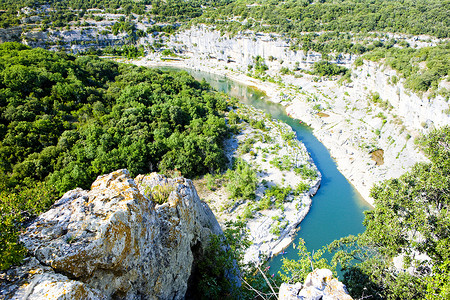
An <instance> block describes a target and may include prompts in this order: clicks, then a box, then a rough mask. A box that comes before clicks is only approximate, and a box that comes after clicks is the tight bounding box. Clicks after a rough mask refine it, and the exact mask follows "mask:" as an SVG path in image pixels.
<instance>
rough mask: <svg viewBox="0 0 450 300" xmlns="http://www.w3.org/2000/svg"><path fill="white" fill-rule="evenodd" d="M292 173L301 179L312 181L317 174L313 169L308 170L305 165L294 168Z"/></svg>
mask: <svg viewBox="0 0 450 300" xmlns="http://www.w3.org/2000/svg"><path fill="white" fill-rule="evenodd" d="M294 172H295V173H296V174H299V175H301V176H302V178H303V179H311V180H314V179H316V178H317V172H316V171H315V170H314V169H310V168H308V167H307V166H306V165H302V166H300V167H298V168H294Z"/></svg>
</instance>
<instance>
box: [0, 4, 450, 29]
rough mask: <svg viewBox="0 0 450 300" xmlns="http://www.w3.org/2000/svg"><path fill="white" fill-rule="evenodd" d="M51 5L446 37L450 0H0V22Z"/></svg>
mask: <svg viewBox="0 0 450 300" xmlns="http://www.w3.org/2000/svg"><path fill="white" fill-rule="evenodd" d="M44 4H46V5H50V6H51V8H52V10H50V11H47V12H46V13H42V14H41V16H42V17H43V22H44V23H50V22H51V23H54V24H53V25H54V26H56V27H63V26H65V25H66V24H67V22H69V21H77V20H79V18H82V17H83V16H84V14H85V13H86V11H87V10H88V9H99V10H104V12H106V13H122V14H126V15H129V14H132V13H133V14H136V15H141V16H144V15H145V16H149V17H151V18H153V19H154V20H156V21H157V22H170V23H173V22H185V21H188V20H193V21H194V22H201V23H208V24H215V25H218V26H225V28H226V31H228V32H236V31H237V30H243V29H252V30H255V31H263V32H279V33H285V34H288V35H289V36H290V37H294V38H298V37H300V35H302V33H304V32H321V31H336V32H353V33H359V32H363V33H365V32H371V31H383V32H400V33H407V34H414V35H418V34H428V35H431V36H436V37H439V38H445V37H449V26H450V23H449V16H448V11H449V10H450V1H448V0H424V1H413V0H405V1H390V0H376V1H367V0H364V1H361V0H340V1H335V0H319V1H311V0H289V1H282V2H280V1H276V0H244V1H237V0H187V1H175V0H167V1H161V0H143V1H132V0H90V1H80V0H53V1H42V0H38V1H25V2H17V1H14V0H2V1H0V9H1V10H2V14H1V15H0V26H1V27H3V28H6V27H9V26H13V25H18V24H20V18H21V17H23V15H22V16H21V15H18V14H17V12H18V11H19V9H20V8H21V7H25V6H28V7H40V6H42V5H44Z"/></svg>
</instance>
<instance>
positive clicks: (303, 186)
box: [294, 182, 309, 195]
mask: <svg viewBox="0 0 450 300" xmlns="http://www.w3.org/2000/svg"><path fill="white" fill-rule="evenodd" d="M307 191H309V184H307V183H305V182H299V183H298V184H297V186H296V187H295V190H294V192H295V194H296V195H300V194H303V193H305V192H307Z"/></svg>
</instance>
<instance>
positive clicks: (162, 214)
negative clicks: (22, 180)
mask: <svg viewBox="0 0 450 300" xmlns="http://www.w3.org/2000/svg"><path fill="white" fill-rule="evenodd" d="M155 201H159V202H161V203H162V202H164V203H162V204H156V203H155ZM211 233H214V234H221V233H222V231H221V229H220V226H219V224H218V222H217V220H216V219H215V217H214V215H213V213H212V212H211V210H210V209H209V207H208V206H207V205H206V204H205V203H203V202H202V201H200V199H199V198H198V196H197V193H196V191H195V188H194V186H193V184H192V181H190V180H188V179H184V178H176V179H170V178H166V177H164V176H162V175H158V174H156V173H153V174H151V175H148V176H143V175H140V176H138V177H137V178H136V180H133V179H132V178H131V177H130V176H129V173H128V171H127V170H119V171H116V172H113V173H111V174H108V175H104V176H100V177H99V178H98V179H97V180H96V181H95V182H94V183H93V184H92V187H91V190H90V191H83V190H81V189H76V190H73V191H70V192H68V193H66V194H65V195H64V196H63V197H62V198H61V199H60V200H59V201H57V202H56V203H55V204H54V206H53V207H52V209H50V210H49V211H48V212H46V213H44V214H42V215H40V216H39V217H38V218H37V219H36V220H35V221H34V222H33V223H32V224H31V225H30V226H29V227H28V228H27V230H26V232H25V233H24V234H23V235H22V237H21V241H22V242H23V244H24V245H25V247H26V248H27V249H28V251H29V253H30V254H31V255H32V256H33V258H32V259H31V265H30V263H28V264H26V265H24V266H22V267H21V270H17V269H16V270H10V271H9V272H10V276H9V277H10V279H9V280H6V282H8V284H5V283H2V286H1V287H0V290H1V291H7V292H5V294H7V297H8V298H9V297H10V298H12V299H19V298H20V299H22V298H23V297H24V295H25V296H26V297H28V299H42V298H51V299H52V298H55V299H111V298H115V299H141V297H142V296H143V297H144V298H146V299H156V298H157V299H181V298H183V297H184V295H185V293H186V290H187V282H188V279H189V276H190V275H191V269H192V265H193V262H194V256H195V254H196V253H198V252H199V251H201V249H202V248H204V247H205V246H206V244H207V242H208V239H209V236H210V234H211ZM192 249H195V251H193V250H192ZM199 249H200V250H199ZM14 272H15V273H16V276H13V274H14ZM2 293H3V292H2ZM1 296H2V294H1V293H0V297H1ZM3 296H5V295H3Z"/></svg>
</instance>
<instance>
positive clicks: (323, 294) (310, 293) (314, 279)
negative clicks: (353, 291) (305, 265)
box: [279, 269, 352, 300]
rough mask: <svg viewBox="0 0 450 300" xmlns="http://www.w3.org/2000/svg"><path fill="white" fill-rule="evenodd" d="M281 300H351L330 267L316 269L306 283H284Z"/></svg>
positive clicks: (280, 292)
mask: <svg viewBox="0 0 450 300" xmlns="http://www.w3.org/2000/svg"><path fill="white" fill-rule="evenodd" d="M279 299H280V300H297V299H298V300H319V299H323V300H351V299H352V297H350V295H349V294H348V292H347V290H346V288H345V285H344V284H343V283H342V282H340V281H339V280H337V279H336V278H333V274H332V273H331V271H330V270H328V269H316V270H314V272H312V273H309V274H308V276H307V277H306V279H305V283H304V284H303V285H302V284H301V283H296V284H287V283H283V284H282V285H281V286H280V291H279Z"/></svg>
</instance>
